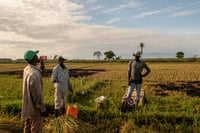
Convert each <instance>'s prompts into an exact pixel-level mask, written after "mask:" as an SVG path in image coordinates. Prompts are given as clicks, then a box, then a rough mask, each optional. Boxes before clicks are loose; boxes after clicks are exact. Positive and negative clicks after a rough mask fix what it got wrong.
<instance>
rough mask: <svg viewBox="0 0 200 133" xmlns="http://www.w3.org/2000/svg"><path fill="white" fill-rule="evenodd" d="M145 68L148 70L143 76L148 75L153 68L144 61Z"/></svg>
mask: <svg viewBox="0 0 200 133" xmlns="http://www.w3.org/2000/svg"><path fill="white" fill-rule="evenodd" d="M144 68H145V69H146V72H145V73H144V74H143V75H142V77H145V76H147V75H148V74H149V73H150V72H151V69H150V68H149V66H148V65H147V64H146V63H144Z"/></svg>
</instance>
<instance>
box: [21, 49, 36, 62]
mask: <svg viewBox="0 0 200 133" xmlns="http://www.w3.org/2000/svg"><path fill="white" fill-rule="evenodd" d="M37 53H39V51H38V50H37V51H32V50H28V51H26V52H25V53H24V59H25V60H26V61H28V62H29V61H31V60H32V59H33V58H34V57H35V55H36V54H37Z"/></svg>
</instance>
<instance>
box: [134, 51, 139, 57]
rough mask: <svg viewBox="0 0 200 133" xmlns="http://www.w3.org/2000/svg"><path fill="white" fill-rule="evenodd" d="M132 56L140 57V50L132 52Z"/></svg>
mask: <svg viewBox="0 0 200 133" xmlns="http://www.w3.org/2000/svg"><path fill="white" fill-rule="evenodd" d="M133 56H138V57H140V56H141V52H140V51H136V52H133Z"/></svg>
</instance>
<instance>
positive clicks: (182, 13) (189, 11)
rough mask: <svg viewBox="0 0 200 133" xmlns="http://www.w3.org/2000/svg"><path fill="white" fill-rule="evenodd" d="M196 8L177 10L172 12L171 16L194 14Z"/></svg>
mask: <svg viewBox="0 0 200 133" xmlns="http://www.w3.org/2000/svg"><path fill="white" fill-rule="evenodd" d="M196 13H197V11H196V10H188V11H182V12H176V13H173V14H171V15H170V16H169V17H181V16H188V15H193V14H196Z"/></svg>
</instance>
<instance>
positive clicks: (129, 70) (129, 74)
mask: <svg viewBox="0 0 200 133" xmlns="http://www.w3.org/2000/svg"><path fill="white" fill-rule="evenodd" d="M132 62H133V61H129V63H128V84H130V80H131V65H132Z"/></svg>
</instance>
